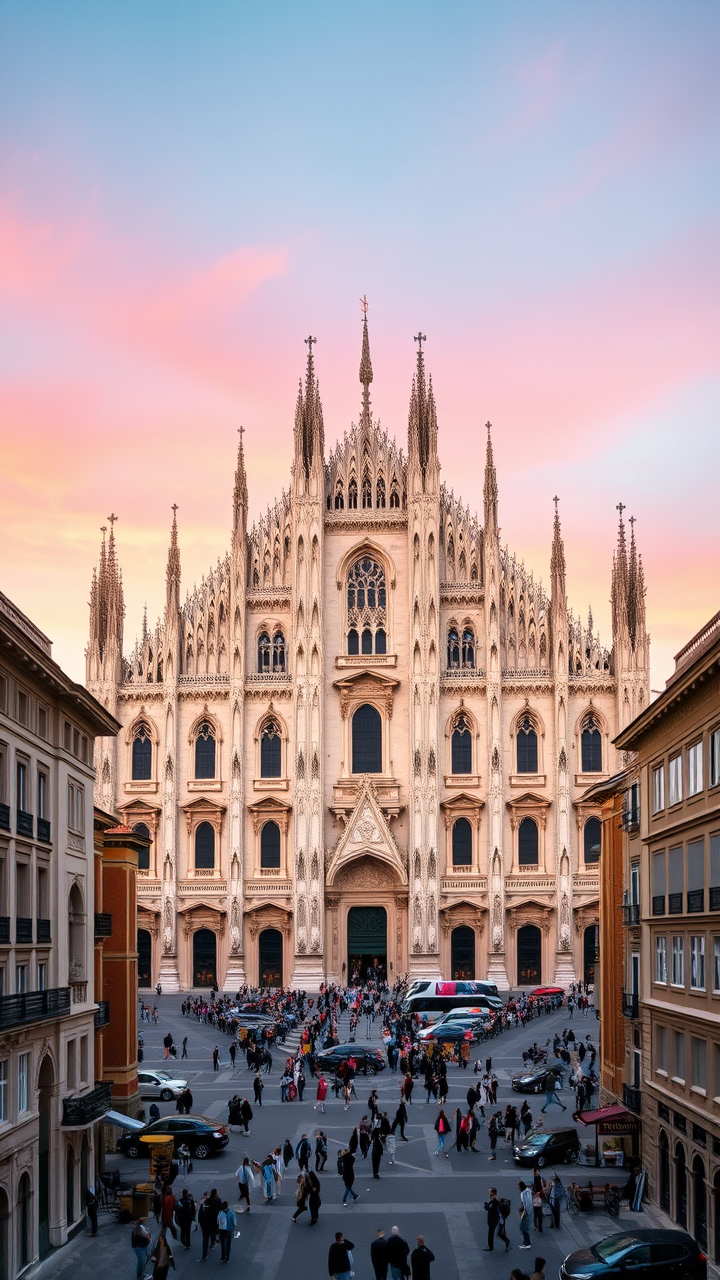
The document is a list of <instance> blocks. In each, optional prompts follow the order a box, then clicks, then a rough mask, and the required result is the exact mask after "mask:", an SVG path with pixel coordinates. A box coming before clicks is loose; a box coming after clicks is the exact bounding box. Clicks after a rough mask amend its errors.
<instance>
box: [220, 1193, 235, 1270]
mask: <svg viewBox="0 0 720 1280" xmlns="http://www.w3.org/2000/svg"><path fill="white" fill-rule="evenodd" d="M234 1231H235V1214H234V1213H233V1211H232V1209H231V1208H230V1206H229V1204H228V1202H227V1200H223V1202H222V1204H221V1206H220V1212H219V1213H218V1234H219V1236H220V1261H221V1262H229V1261H230V1246H231V1245H232V1239H233V1232H234Z"/></svg>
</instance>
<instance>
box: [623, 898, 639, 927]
mask: <svg viewBox="0 0 720 1280" xmlns="http://www.w3.org/2000/svg"><path fill="white" fill-rule="evenodd" d="M622 913H623V924H624V925H625V926H627V927H633V926H634V925H637V924H639V923H640V903H639V902H623V909H622Z"/></svg>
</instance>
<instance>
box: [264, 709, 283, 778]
mask: <svg viewBox="0 0 720 1280" xmlns="http://www.w3.org/2000/svg"><path fill="white" fill-rule="evenodd" d="M281 770H282V736H281V733H280V725H279V724H278V722H277V720H266V721H265V724H264V725H263V728H262V733H261V735H260V777H261V778H281V777H282V772H281Z"/></svg>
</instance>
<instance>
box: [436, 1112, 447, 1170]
mask: <svg viewBox="0 0 720 1280" xmlns="http://www.w3.org/2000/svg"><path fill="white" fill-rule="evenodd" d="M433 1128H434V1130H435V1132H436V1134H437V1136H438V1144H437V1151H436V1152H435V1155H436V1156H439V1155H440V1152H441V1151H442V1150H443V1148H444V1146H445V1137H446V1135H447V1134H448V1133H449V1132H450V1121H449V1120H448V1118H447V1116H446V1115H445V1111H444V1110H441V1111H440V1114H439V1116H438V1118H437V1120H436V1121H435V1124H434V1125H433ZM449 1155H450V1152H449V1151H446V1152H445V1158H446V1159H447V1158H448V1157H449Z"/></svg>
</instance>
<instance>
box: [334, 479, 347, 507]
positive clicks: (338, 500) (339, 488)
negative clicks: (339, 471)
mask: <svg viewBox="0 0 720 1280" xmlns="http://www.w3.org/2000/svg"><path fill="white" fill-rule="evenodd" d="M344 507H345V498H344V497H343V482H342V480H338V482H337V484H336V485H335V510H336V511H343V510H344Z"/></svg>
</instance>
